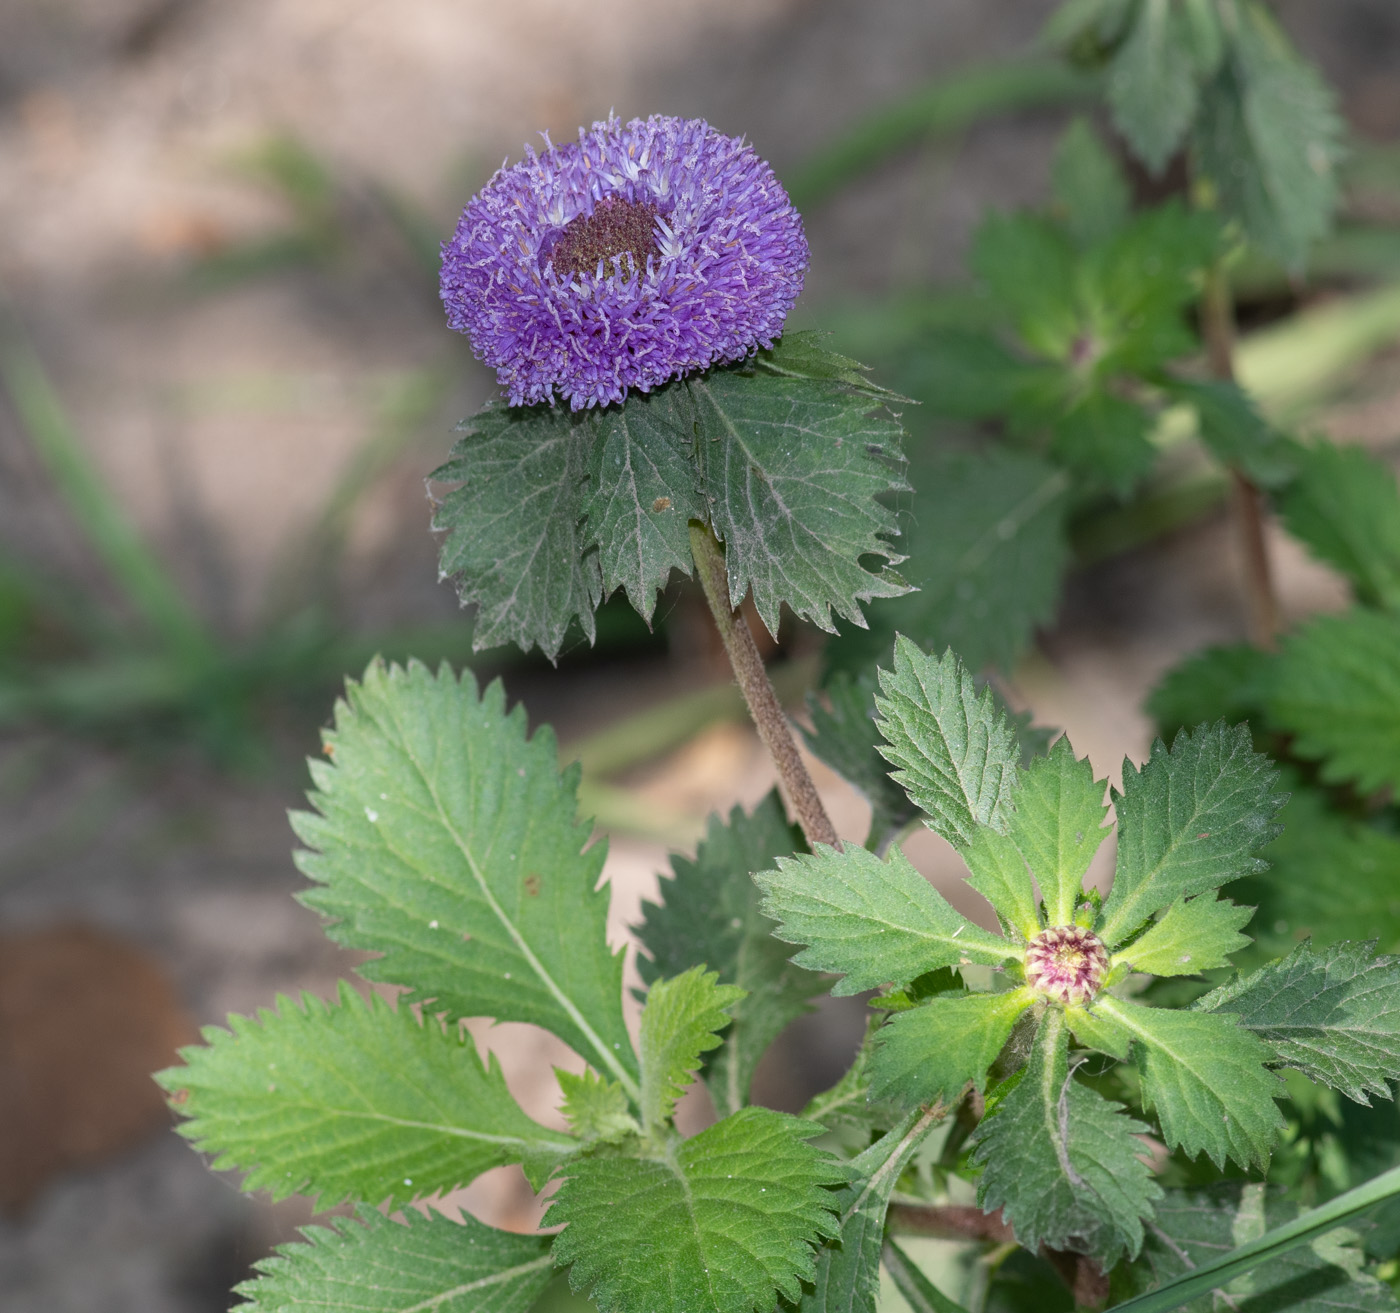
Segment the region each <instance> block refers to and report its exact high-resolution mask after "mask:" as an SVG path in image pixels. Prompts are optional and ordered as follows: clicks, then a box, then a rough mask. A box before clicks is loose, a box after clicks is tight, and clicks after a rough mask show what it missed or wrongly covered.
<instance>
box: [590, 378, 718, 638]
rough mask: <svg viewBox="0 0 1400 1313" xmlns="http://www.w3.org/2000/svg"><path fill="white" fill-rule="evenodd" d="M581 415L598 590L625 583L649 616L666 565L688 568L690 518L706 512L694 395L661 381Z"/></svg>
mask: <svg viewBox="0 0 1400 1313" xmlns="http://www.w3.org/2000/svg"><path fill="white" fill-rule="evenodd" d="M585 423H587V424H588V425H589V426H591V428H592V430H593V433H594V436H593V440H592V443H591V446H590V448H589V459H588V479H587V482H586V483H584V484H583V485H582V487H581V489H580V496H579V513H580V514H582V515H583V516H584V517H585V523H584V528H583V531H582V535H581V537H582V541H583V543H584V544H585V550H586V549H587V547H588V546H593V545H596V547H597V551H598V567H599V568H600V569H601V571H602V576H603V589H602V591H603V596H604V597H607V596H609V595H610V594H611V593H612V592H614V591H615V590H616V589H618V588H621V589H624V590H625V591H626V593H627V600H628V601H630V602H631V603H632V606H633V609H634V610H636V612H637V613H638V614H639V615H640V616H642V617H643V619H649V618H650V617H651V613H652V611H653V610H654V609H655V606H656V595H657V593H658V592H659V591H660V590H661V589H663V588H665V587H666V584H667V581H668V580H669V579H670V576H671V571H672V570H679V571H681V573H682V574H689V573H690V572H691V569H692V568H693V567H692V564H691V559H690V521H691V520H703V519H704V518H705V502H704V498H703V497H702V496H701V495H700V492H699V490H698V488H697V487H696V482H697V475H696V470H695V465H694V462H693V461H692V459H691V450H692V447H693V445H694V442H695V416H694V402H693V401H692V399H691V396H690V393H689V391H688V390H687V389H685V388H683V387H666V388H660V389H658V390H657V391H655V392H651V393H638V394H635V395H633V396H632V397H629V398H628V400H627V403H626V404H625V405H622V406H604V407H600V408H599V409H598V410H597V411H596V412H592V413H591V414H590V417H589V419H588V420H587V421H585Z"/></svg>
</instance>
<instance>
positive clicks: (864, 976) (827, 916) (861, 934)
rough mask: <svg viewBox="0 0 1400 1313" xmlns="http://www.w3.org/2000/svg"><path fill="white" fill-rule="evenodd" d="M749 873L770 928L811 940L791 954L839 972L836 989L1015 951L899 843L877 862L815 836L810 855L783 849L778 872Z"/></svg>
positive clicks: (1002, 957) (794, 940)
mask: <svg viewBox="0 0 1400 1313" xmlns="http://www.w3.org/2000/svg"><path fill="white" fill-rule="evenodd" d="M755 879H756V880H757V882H758V886H759V888H760V889H762V890H763V892H764V894H765V895H766V897H765V899H764V902H763V910H764V912H765V913H766V914H767V915H768V916H771V917H772V918H773V919H774V920H776V921H777V922H778V923H779V924H778V928H777V929H776V930H775V931H774V932H773V933H774V934H775V935H776V936H777V937H778V938H779V939H782V940H786V941H787V942H788V943H790V944H806V945H808V947H807V948H805V949H803V951H802V952H800V953H799V954H797V956H796V957H795V958H793V961H794V962H796V963H797V964H798V965H799V966H804V967H807V968H809V969H810V970H812V971H833V972H837V973H839V974H841V975H842V976H844V977H845V978H844V979H843V980H840V981H838V982H837V983H836V984H835V985H833V986H832V990H831V992H832V993H833V994H836V995H842V994H858V993H860V991H861V990H863V989H873V988H874V987H875V986H877V985H881V984H885V983H887V982H890V981H893V982H895V983H903V982H905V981H909V980H913V979H914V977H915V976H921V975H923V974H924V972H926V971H932V970H933V969H934V968H935V967H943V966H957V965H959V964H961V963H968V962H982V963H991V964H995V963H999V962H1004V961H1006V960H1007V959H1009V958H1013V957H1015V956H1016V949H1015V947H1014V946H1013V945H1012V944H1010V943H1008V942H1007V941H1006V940H1005V939H1003V938H1001V936H1000V935H994V934H991V933H990V932H989V931H986V930H983V929H982V928H981V927H980V926H976V925H974V924H973V923H972V922H971V921H969V920H968V919H967V918H966V917H964V916H963V915H962V914H961V913H960V912H956V911H954V910H953V908H952V906H951V905H950V904H949V903H948V902H947V900H946V899H944V897H943V896H942V895H941V894H939V893H938V892H937V891H936V890H935V889H934V888H933V886H932V885H931V884H929V882H928V881H927V880H925V879H924V877H923V876H922V875H920V874H919V873H918V871H916V870H915V869H914V867H913V866H912V865H911V864H910V862H909V859H908V858H907V857H905V855H904V854H903V853H902V852H901V851H900V850H899V849H898V848H893V849H891V850H890V853H889V856H888V858H887V859H886V860H885V861H883V862H882V861H881V860H880V859H879V858H878V857H876V856H875V854H874V853H872V852H870V851H869V850H868V849H866V848H857V847H855V846H854V845H849V846H847V848H846V849H845V850H844V851H843V852H837V851H836V850H835V849H832V848H827V847H826V846H824V845H818V848H817V851H816V852H815V853H814V854H812V855H811V856H803V857H780V858H779V859H778V869H777V870H776V871H764V872H762V873H761V874H760V875H758V876H756V877H755Z"/></svg>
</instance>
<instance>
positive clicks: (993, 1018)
mask: <svg viewBox="0 0 1400 1313" xmlns="http://www.w3.org/2000/svg"><path fill="white" fill-rule="evenodd" d="M1032 1002H1034V1000H1033V998H1032V997H1031V994H1030V991H1029V990H1027V989H1011V990H1007V991H1006V992H1005V993H1002V994H967V995H965V996H963V997H961V998H948V997H944V998H935V999H931V1000H930V1001H929V1002H927V1003H925V1004H923V1005H922V1006H921V1007H917V1008H911V1009H909V1011H907V1012H896V1013H895V1014H894V1016H892V1017H891V1018H890V1019H889V1020H888V1021H887V1022H886V1023H885V1024H884V1025H883V1026H881V1027H880V1029H879V1030H878V1031H876V1032H875V1052H874V1054H873V1055H872V1057H871V1061H870V1077H871V1089H872V1093H873V1094H874V1096H875V1097H876V1098H877V1099H890V1100H895V1101H898V1102H899V1103H901V1104H904V1105H905V1106H908V1105H910V1104H914V1103H932V1102H933V1101H934V1100H935V1099H941V1100H942V1101H943V1103H944V1104H945V1105H948V1104H952V1103H953V1102H954V1101H955V1100H956V1099H957V1098H958V1097H959V1096H960V1095H961V1094H962V1090H963V1086H965V1085H966V1084H967V1083H968V1081H971V1082H972V1083H973V1085H974V1087H975V1088H977V1089H979V1090H980V1089H982V1088H984V1087H985V1085H986V1083H987V1068H988V1067H990V1066H991V1065H992V1063H993V1062H995V1061H996V1058H997V1054H998V1053H1000V1052H1001V1050H1002V1048H1003V1047H1004V1046H1005V1044H1006V1041H1007V1040H1008V1039H1009V1038H1010V1036H1011V1028H1012V1027H1013V1026H1014V1025H1015V1024H1016V1019H1017V1018H1018V1017H1019V1016H1020V1015H1021V1014H1022V1013H1023V1012H1024V1011H1025V1010H1026V1009H1027V1008H1028V1007H1030V1006H1031V1004H1032Z"/></svg>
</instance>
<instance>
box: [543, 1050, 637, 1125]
mask: <svg viewBox="0 0 1400 1313" xmlns="http://www.w3.org/2000/svg"><path fill="white" fill-rule="evenodd" d="M554 1075H555V1078H556V1079H557V1080H558V1081H559V1089H560V1092H561V1093H562V1094H563V1096H564V1102H563V1104H562V1105H561V1107H560V1111H561V1112H562V1113H563V1114H564V1116H565V1117H566V1118H568V1122H569V1127H570V1129H571V1130H572V1131H573V1133H574V1134H575V1135H577V1136H578V1137H579V1138H580V1139H582V1140H600V1141H602V1142H603V1143H604V1144H610V1143H613V1142H614V1141H616V1140H620V1139H623V1138H624V1137H625V1136H628V1135H637V1134H640V1133H641V1129H642V1128H641V1127H640V1126H638V1125H637V1123H636V1120H635V1119H634V1118H633V1116H632V1114H631V1112H630V1111H629V1109H628V1106H627V1092H626V1091H625V1090H624V1089H623V1088H622V1086H621V1085H619V1084H618V1083H617V1082H616V1081H608V1080H604V1079H603V1078H602V1077H601V1076H599V1075H598V1074H597V1073H596V1072H595V1071H593V1069H592V1068H591V1067H590V1068H585V1069H584V1070H583V1071H582V1072H581V1073H579V1074H577V1075H575V1073H573V1072H571V1071H564V1070H562V1069H560V1068H558V1067H556V1068H555V1069H554Z"/></svg>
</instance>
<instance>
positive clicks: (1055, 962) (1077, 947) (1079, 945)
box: [1026, 925, 1108, 1007]
mask: <svg viewBox="0 0 1400 1313" xmlns="http://www.w3.org/2000/svg"><path fill="white" fill-rule="evenodd" d="M1107 974H1108V950H1107V949H1106V948H1105V947H1104V946H1103V941H1102V940H1101V939H1100V938H1099V937H1098V935H1096V934H1094V933H1092V932H1091V931H1088V930H1085V929H1083V928H1082V927H1081V926H1077V925H1059V926H1051V927H1050V929H1049V930H1042V931H1041V932H1040V933H1039V934H1038V935H1036V936H1034V937H1033V938H1032V939H1031V942H1030V943H1029V944H1028V945H1027V946H1026V984H1028V985H1029V986H1030V987H1031V988H1032V989H1033V990H1035V992H1036V993H1037V994H1039V995H1040V996H1041V997H1042V998H1048V999H1051V1000H1052V1001H1054V1002H1056V1003H1064V1004H1067V1005H1069V1006H1071V1007H1072V1006H1075V1005H1077V1004H1081V1003H1087V1002H1088V1001H1089V1000H1090V999H1091V998H1093V997H1094V995H1095V994H1097V993H1098V992H1099V989H1100V988H1101V987H1102V985H1103V980H1104V976H1106V975H1107Z"/></svg>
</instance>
